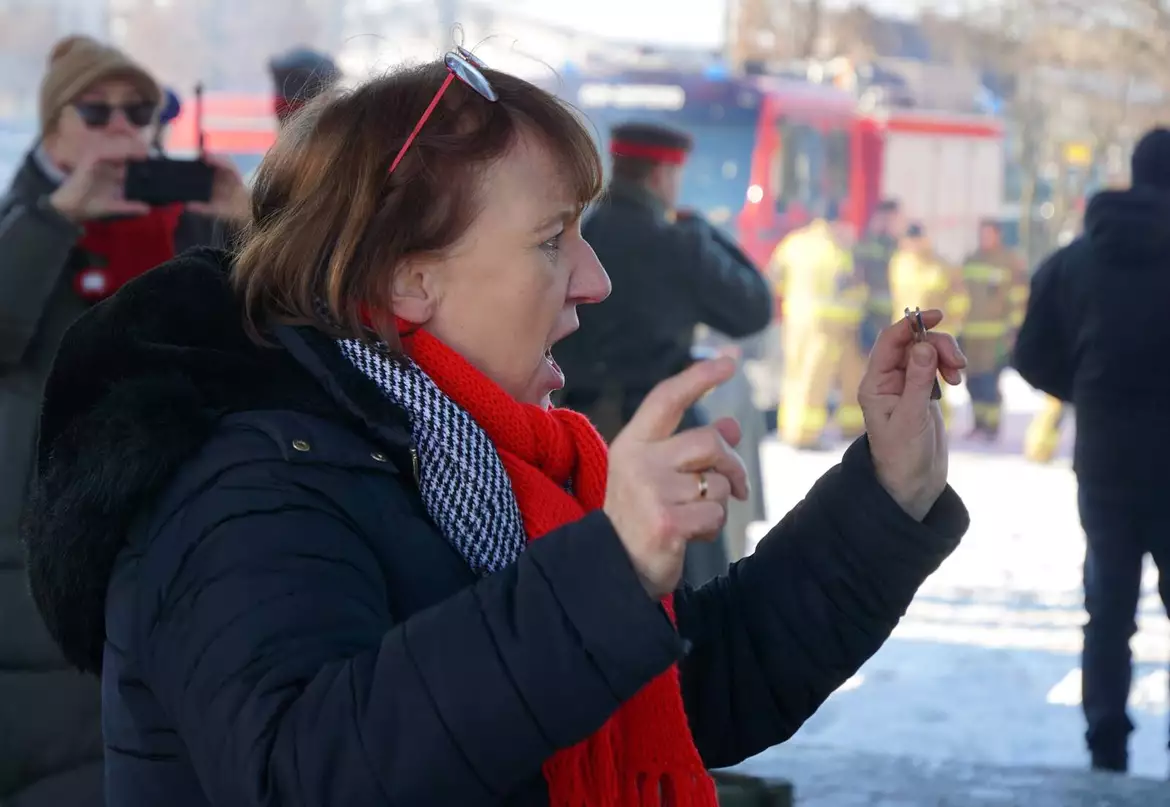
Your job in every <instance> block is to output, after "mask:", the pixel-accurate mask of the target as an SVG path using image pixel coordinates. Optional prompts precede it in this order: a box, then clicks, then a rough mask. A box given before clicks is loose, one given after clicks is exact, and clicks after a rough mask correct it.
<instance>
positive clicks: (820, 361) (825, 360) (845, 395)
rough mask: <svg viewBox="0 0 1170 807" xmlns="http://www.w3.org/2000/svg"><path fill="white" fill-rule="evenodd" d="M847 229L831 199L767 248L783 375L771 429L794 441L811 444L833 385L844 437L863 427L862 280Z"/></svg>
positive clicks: (818, 440)
mask: <svg viewBox="0 0 1170 807" xmlns="http://www.w3.org/2000/svg"><path fill="white" fill-rule="evenodd" d="M849 240H850V239H849V232H848V228H847V226H846V225H845V224H844V223H842V222H841V221H840V217H839V215H838V209H837V206H836V205H835V204H831V203H830V204H828V205H826V209H825V215H824V216H823V217H821V218H818V219H816V220H814V221H813V222H812V223H811V224H809V225H807V226H806V227H803V228H801V229H800V230H797V231H795V232H793V233H792V234H790V235H789V236H788V237H787V238H785V239H784V240H783V241H781V242H780V244H779V245H778V246H777V247H776V251H775V253H774V254H773V256H772V262H771V273H772V277H773V278H774V279H775V281H776V282H777V284H778V286H779V289H778V290H779V292H780V296H781V299H782V300H783V310H782V315H781V316H782V320H781V338H782V339H783V341H784V345H783V347H784V380H783V388H782V389H781V391H780V400H781V405H780V413H779V417H778V423H777V426H778V431H779V433H780V437H781V439H783V440H784V441H785V442H787V443H789V444H790V445H792V446H795V447H797V448H819V447H821V446H822V445H823V438H824V432H825V428H826V427H827V425H828V403H829V396H830V394H831V393H832V392H833V390H834V389H835V388H836V389H839V391H840V396H841V397H840V404H839V406H838V407H837V413H836V419H837V425H838V426H839V427H840V430H841V433H842V435H843V436H844V437H846V438H853V437H857V436H860V435H861V434H863V433H864V432H865V421H864V419H863V418H862V415H861V407H860V406H859V405H858V403H857V389H858V387H859V386H860V384H861V377H862V375H863V374H864V372H865V361H866V357H865V356H864V355H863V354H862V352H861V349H860V347H859V344H858V329H859V328H860V326H861V320H862V318H863V317H864V316H865V302H866V288H865V285H864V283H862V282H860V280H859V278H858V277H857V275H856V273H855V272H854V269H853V258H852V255H851V253H850V243H849Z"/></svg>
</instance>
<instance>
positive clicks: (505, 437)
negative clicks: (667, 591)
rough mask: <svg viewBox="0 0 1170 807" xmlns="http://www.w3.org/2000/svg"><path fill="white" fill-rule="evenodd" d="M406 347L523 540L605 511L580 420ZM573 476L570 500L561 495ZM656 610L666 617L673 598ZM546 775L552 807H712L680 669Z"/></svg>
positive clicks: (594, 438) (465, 366) (442, 352)
mask: <svg viewBox="0 0 1170 807" xmlns="http://www.w3.org/2000/svg"><path fill="white" fill-rule="evenodd" d="M404 343H405V347H406V350H407V352H408V353H409V354H410V356H411V357H412V358H413V359H414V360H415V362H417V363H418V365H419V366H420V367H421V368H422V369H423V370H424V371H425V372H426V373H427V375H429V376H430V377H431V379H432V380H433V381H434V382H435V384H437V385H438V387H439V389H441V390H442V391H443V392H444V393H445V394H446V395H447V396H448V397H450V398H451V399H452V400H453V401H455V402H456V403H457V404H459V405H460V406H462V407H463V408H464V409H465V410H467V412H468V414H470V415H471V416H472V418H474V419H475V422H476V423H478V424H479V426H480V428H482V429H483V430H484V431H485V432H486V433H487V435H488V437H489V438H490V439H491V441H492V443H493V444H494V445H495V447H496V450H497V451H498V452H499V455H500V459H501V460H502V461H503V463H504V468H505V469H506V470H507V472H508V477H509V479H510V480H511V482H512V490H513V492H514V493H515V495H516V502H517V504H518V505H519V507H520V514H521V516H522V518H523V520H524V528H525V531H526V532H527V533H528V539H529V540H530V541H531V540H536V539H539V538H540V537H541V536H543V535H546V534H547V533H549V532H551V531H552V530H555V529H557V528H558V527H560V526H562V525H564V524H567V523H569V522H572V521H576V520H578V519H580V518H582V517H583V516H584V515H585V514H586V513H587V512H589V511H591V510H596V509H598V508H600V507H601V506H602V504H603V503H604V501H605V483H606V470H607V463H606V447H605V442H604V441H603V440H602V439H601V436H600V435H599V434H598V433H597V431H596V430H595V429H594V428H593V426H592V425H591V424H590V423H589V421H588V420H587V419H586V418H585V417H584V416H582V415H579V414H577V413H576V412H571V411H569V410H567V409H555V408H554V409H552V410H549V411H545V410H543V409H541V408H540V407H538V406H533V405H531V404H522V403H519V402H517V401H516V400H515V399H513V398H512V397H511V396H509V395H508V394H507V393H506V392H504V391H503V390H502V389H501V388H500V387H498V386H497V385H496V384H495V383H493V382H492V381H490V380H489V379H488V378H487V377H486V376H484V375H483V374H482V373H481V372H479V371H478V370H476V369H475V368H474V367H472V366H471V364H470V363H468V362H467V361H466V360H465V359H464V358H462V357H461V356H459V355H458V354H457V353H455V351H453V350H451V349H450V348H449V347H447V346H446V345H444V344H443V343H442V342H440V341H439V340H438V339H436V338H435V337H433V336H431V335H430V334H428V333H427V332H426V331H417V332H416V333H414V334H413V335H411V336H409V337H407V338H405V339H404ZM570 480H572V486H573V490H574V493H572V494H571V493H568V492H566V490H565V485H566V484H567V483H568V482H569V481H570ZM597 595H598V596H599V597H604V596H605V593H604V592H601V591H599V592H598V593H597ZM663 605H664V606H665V608H666V612H667V614H668V615H669V616H670V619H671V621H673V620H674V608H673V604H672V601H671V598H670V597H667V598H666V599H665V600H663ZM544 777H545V780H546V781H547V782H548V790H549V801H550V804H551V807H717V804H718V802H717V801H716V798H715V789H714V785H713V783H712V781H711V778H710V777H709V776H708V775H707V771H706V769H705V768H704V766H703V762H702V759H701V758H700V757H699V752H698V751H697V750H696V749H695V745H694V741H693V740H692V739H691V732H690V727H689V726H688V724H687V717H686V713H685V711H684V710H683V702H682V693H681V691H680V690H679V681H678V668H677V667H671V668H670V669H669V670H667V671H666V672H665V673H663V674H662V675H660V676H659V677H658V678H656V679H654V680H653V681H651V682H650V683H649V684H647V685H646V686H645V687H643V688H642V689H641V690H640V691H639V692H638V693H637V694H636V695H635V696H634V697H633V698H631V699H630V700H628V701H626V702H625V703H624V704H622V705H621V707H620V708H619V709H618V710H617V712H616V713H614V714H613V715H612V716H611V717H610V718H609V720H608V721H606V723H605V725H603V726H602V727H601V728H600V729H599V730H598V731H597V732H596V733H595V734H593V735H592V736H591V737H588V738H586V739H585V740H583V741H581V742H580V743H578V744H577V745H575V746H573V747H572V748H567V749H564V750H561V751H558V752H557V753H556V754H554V755H553V756H552V757H551V758H550V759H549V760H548V761H547V762H545V764H544Z"/></svg>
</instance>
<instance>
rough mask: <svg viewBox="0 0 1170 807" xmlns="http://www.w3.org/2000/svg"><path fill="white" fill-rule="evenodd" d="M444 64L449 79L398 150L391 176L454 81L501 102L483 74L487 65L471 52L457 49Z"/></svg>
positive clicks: (491, 99) (391, 165)
mask: <svg viewBox="0 0 1170 807" xmlns="http://www.w3.org/2000/svg"><path fill="white" fill-rule="evenodd" d="M443 64H444V65H446V67H447V78H446V79H445V80H444V81H443V83H442V85H441V86H440V87H439V89H438V90H437V91H436V92H435V97H434V98H432V99H431V102H430V104H428V105H427V108H426V110H425V111H424V112H423V113H422V117H421V118H419V119H418V123H416V124H415V125H414V130H413V131H412V132H411V133H410V136H409V137H407V138H406V142H405V143H403V144H402V148H400V149H398V154H397V155H396V156H395V157H394V162H392V163H390V171H389V173H391V174H393V173H394V169H395V168H397V167H398V163H400V162H402V155H404V154H406V150H407V149H408V148H410V144H411V143H413V142H414V139H415V138H416V137H418V133H419V132H420V131H422V127H423V124H424V123H426V122H427V119H428V118H430V116H431V115H432V114H433V113H434V111H435V108H436V107H437V106H438V105H439V101H441V100H442V99H443V94H444V93H446V92H447V88H448V87H450V86H451V82H452V81H454V80H455V79H459V80H460V81H462V82H463V83H464V84H466V85H467V86H468V87H470V88H471V89H472V90H474V91H475V92H476V93H477V94H478V95H480V96H482V97H483V98H484V100H487V101H498V100H500V96H499V95H498V94H497V93H496V91H495V90H494V89H493V88H492V85H491V82H489V81H488V80H487V77H486V76H484V74H483V71H484V70H487V65H485V64H484V63H483V62H481V61H480V60H479V58H478V57H476V56H475V55H474V54H472V52H471V51H469V50H466V49H464V48H461V47H456V48H455V50H453V51H451V52H450V53H448V54H447V55H446V56H444V57H443Z"/></svg>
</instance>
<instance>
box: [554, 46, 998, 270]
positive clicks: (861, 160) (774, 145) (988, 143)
mask: <svg viewBox="0 0 1170 807" xmlns="http://www.w3.org/2000/svg"><path fill="white" fill-rule="evenodd" d="M555 90H556V92H558V94H560V95H561V96H562V97H564V98H565V99H566V100H568V101H570V102H571V103H573V104H574V105H576V106H577V107H578V108H579V109H580V110H581V111H582V112H583V113H584V114H585V115H586V116H587V117H588V118H589V119H590V121H591V122H592V124H593V125H594V126H595V127H596V130H597V138H598V140H599V142H600V143H601V145H602V147H603V148H604V147H605V145H606V135H607V133H608V130H609V127H611V126H612V125H614V124H615V123H618V122H622V121H630V120H642V121H651V122H653V121H658V122H662V123H668V124H671V125H674V126H677V127H680V128H683V129H686V130H687V131H689V132H690V133H691V134H692V136H693V137H694V138H695V150H694V153H693V155H692V158H691V160H690V162H689V163H688V165H687V168H686V172H685V174H684V178H683V189H682V203H683V204H684V205H687V206H689V207H694V208H696V209H698V210H700V211H702V212H703V213H704V214H705V215H706V216H707V217H708V218H709V219H710V220H711V221H712V223H715V224H718V225H721V226H724V227H727V228H728V229H730V230H732V231H733V232H734V233H735V234H736V236H737V237H738V238H739V240H740V242H741V243H742V244H743V245H744V247H745V248H746V250H747V251H748V252H749V253H750V254H751V256H752V257H753V258H754V259H755V260H756V261H757V262H758V263H759V265H761V266H763V265H764V264H765V263H766V262H767V260H768V258H769V256H770V255H771V252H772V250H773V248H774V247H775V245H776V243H777V242H778V241H779V240H780V239H781V238H783V236H784V235H785V234H787V233H788V232H790V231H791V230H793V229H794V228H796V227H799V226H801V225H802V224H804V223H806V222H807V221H808V216H809V213H810V210H812V209H815V208H816V206H817V205H818V203H820V202H823V201H826V200H833V201H836V202H837V203H838V204H839V205H840V206H841V208H842V210H843V212H844V214H845V216H846V217H847V219H848V220H849V221H850V222H851V223H852V224H853V225H854V226H855V228H857V229H858V230H860V229H862V228H863V227H864V224H865V223H866V222H867V221H868V219H869V216H870V214H871V212H872V211H873V208H874V205H875V204H876V203H877V202H878V200H880V199H882V198H886V197H891V198H895V199H898V200H899V201H900V202H901V204H902V208H903V210H904V211H905V215H906V218H907V219H908V220H912V221H917V222H920V223H921V224H922V225H923V226H924V227H926V229H927V231H928V232H929V233H930V234H931V236H932V237H933V239H934V241H935V244H936V247H937V248H938V249H939V250H940V252H941V253H942V254H943V255H944V256H946V257H948V258H950V259H952V260H960V259H961V257H962V256H963V254H964V253H966V252H968V251H970V250H971V249H973V248H974V245H975V239H976V234H977V230H978V227H977V224H978V221H979V220H980V219H981V218H984V217H995V216H998V214H999V211H1000V208H1001V205H1002V201H1003V180H1004V147H1003V136H1004V134H1003V125H1002V123H1001V121H999V120H998V119H996V118H992V117H988V116H981V115H965V114H958V113H949V112H927V111H923V110H912V109H890V110H883V109H877V108H872V109H864V108H862V107H861V105H859V102H858V100H857V98H856V97H855V96H854V95H853V94H851V93H848V92H845V91H843V90H840V89H837V88H835V87H832V86H826V85H822V84H814V83H811V82H807V81H801V80H795V79H784V78H777V77H770V76H730V75H718V74H714V73H710V72H708V73H686V74H684V73H680V72H679V71H668V70H638V69H629V68H623V69H619V70H614V71H592V72H590V73H588V74H583V73H576V72H569V73H567V74H566V75H564V76H562V77H561V79H560V82H559V84H558V86H557V87H556V88H555Z"/></svg>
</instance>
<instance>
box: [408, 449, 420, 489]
mask: <svg viewBox="0 0 1170 807" xmlns="http://www.w3.org/2000/svg"><path fill="white" fill-rule="evenodd" d="M410 471H411V473H412V474H413V475H414V484H415V485H421V484H422V480H421V479H420V478H419V473H418V449H417V448H415V447H414V446H411V447H410Z"/></svg>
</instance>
